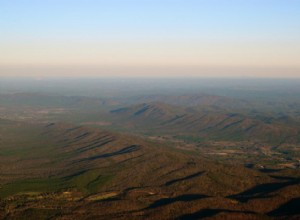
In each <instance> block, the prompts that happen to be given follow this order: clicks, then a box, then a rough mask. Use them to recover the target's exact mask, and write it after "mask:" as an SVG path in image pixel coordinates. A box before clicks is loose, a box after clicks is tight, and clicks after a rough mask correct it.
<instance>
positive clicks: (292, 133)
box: [111, 103, 300, 145]
mask: <svg viewBox="0 0 300 220" xmlns="http://www.w3.org/2000/svg"><path fill="white" fill-rule="evenodd" d="M111 114H112V115H113V116H114V117H115V118H114V121H115V123H116V124H118V125H119V126H123V127H127V128H130V129H135V130H138V131H142V132H152V133H154V134H158V133H159V134H177V135H191V136H192V135H193V136H197V137H200V138H203V139H209V140H230V141H235V140H250V139H251V140H252V141H260V142H267V143H272V144H275V145H278V144H281V143H283V142H284V143H299V141H300V140H299V126H297V125H294V124H292V123H283V122H282V120H276V119H274V118H271V119H270V118H261V117H251V116H247V115H244V114H240V113H230V112H227V113H226V112H222V113H220V112H215V111H210V110H207V109H205V108H204V109H201V110H200V109H199V108H197V109H193V108H183V107H180V106H179V107H178V106H174V105H169V104H165V103H143V104H138V105H133V106H129V107H125V108H120V109H115V110H112V111H111ZM156 131H157V132H156Z"/></svg>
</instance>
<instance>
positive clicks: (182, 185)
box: [0, 106, 300, 219]
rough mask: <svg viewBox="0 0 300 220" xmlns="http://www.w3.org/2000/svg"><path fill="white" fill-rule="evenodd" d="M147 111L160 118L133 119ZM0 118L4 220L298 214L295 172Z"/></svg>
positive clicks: (57, 125) (141, 140)
mask: <svg viewBox="0 0 300 220" xmlns="http://www.w3.org/2000/svg"><path fill="white" fill-rule="evenodd" d="M144 108H145V106H144ZM148 110H149V111H150V113H151V114H149V115H152V113H153V114H154V113H155V114H154V115H155V116H156V117H158V118H161V117H162V116H161V114H160V111H159V110H157V109H155V108H154V109H153V108H152V107H150V108H146V110H145V111H144V112H142V113H141V114H138V115H137V117H140V116H141V115H143V114H144V113H145V112H148ZM0 123H1V124H0V134H1V137H0V138H1V139H0V150H1V151H0V158H1V160H0V170H1V176H0V178H1V181H0V182H1V185H0V198H1V199H0V216H1V218H3V219H30V218H33V217H34V218H35V219H46V218H48V219H75V218H76V219H108V218H109V219H158V218H159V219H195V218H203V217H213V218H217V219H223V218H226V217H229V216H230V217H231V218H243V219H253V218H260V217H263V218H266V219H268V218H270V219H271V218H273V217H285V218H287V217H289V218H292V217H294V218H295V219H296V218H297V217H299V214H300V213H299V211H298V209H297V207H296V206H293V205H288V204H295V203H297V201H298V200H299V198H300V193H299V192H300V188H299V187H300V184H299V183H300V180H299V178H300V174H299V171H298V170H279V171H276V172H273V173H271V174H269V173H264V172H260V171H259V170H255V169H248V168H245V167H243V166H234V165H226V164H222V163H218V162H215V161H210V160H208V159H205V158H204V157H203V156H202V155H201V154H200V155H199V154H195V153H194V152H193V151H186V150H179V149H176V148H173V147H172V146H170V144H169V143H162V142H155V141H149V140H147V139H144V138H141V137H138V136H132V135H124V134H119V133H114V132H108V131H103V130H99V129H95V128H90V127H85V126H77V125H72V124H65V123H48V124H42V123H40V124H37V123H31V124H30V123H23V122H13V121H11V122H10V123H9V125H8V124H7V123H2V122H0ZM16 161H17V162H16ZM279 198H280V199H279ZM287 206H288V208H287Z"/></svg>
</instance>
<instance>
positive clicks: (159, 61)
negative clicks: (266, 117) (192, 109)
mask: <svg viewBox="0 0 300 220" xmlns="http://www.w3.org/2000/svg"><path fill="white" fill-rule="evenodd" d="M85 68H86V71H85ZM110 68H112V69H113V70H111V69H110ZM185 68H186V69H185ZM108 69H110V70H109V71H108ZM133 69H135V71H133ZM154 69H155V71H153V70H154ZM178 69H180V70H181V71H180V72H178ZM232 69H235V71H231V70H232ZM43 70H44V71H43ZM64 70H65V71H64ZM76 70H77V71H76ZM79 70H80V71H79ZM137 70H138V71H137ZM175 70H177V72H176V71H175ZM279 70H282V71H279ZM299 70H300V1H298V0H0V75H8V74H16V75H18V74H20V75H22V74H23V75H26V74H30V73H32V74H33V73H34V74H37V75H38V74H42V73H41V72H44V74H46V75H47V74H48V75H51V74H58V75H60V74H69V75H70V74H71V75H72V72H74V74H75V75H76V74H77V75H80V74H83V73H86V74H91V75H108V74H109V72H110V73H111V74H115V75H118V74H121V75H122V74H123V75H141V76H144V75H147V76H148V75H149V76H152V75H158V76H159V75H169V76H172V74H174V75H176V74H177V75H182V74H183V73H185V74H187V75H189V74H190V75H193V76H197V75H199V76H210V75H212V76H218V75H220V76H227V75H234V76H235V75H237V76H239V75H241V76H243V75H247V76H277V77H278V76H298V77H300V71H299ZM89 71H90V72H89ZM133 72H135V73H133ZM283 72H284V73H283Z"/></svg>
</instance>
